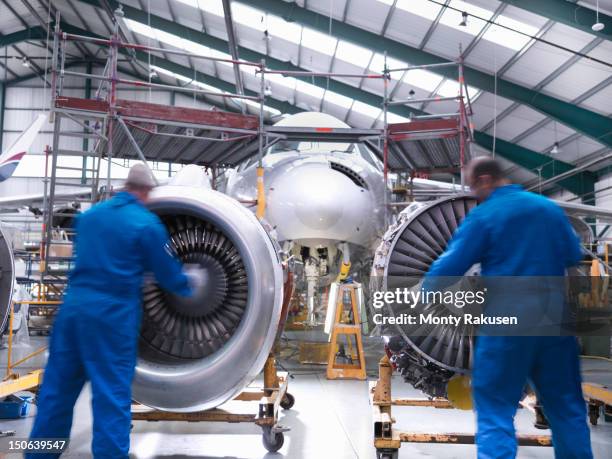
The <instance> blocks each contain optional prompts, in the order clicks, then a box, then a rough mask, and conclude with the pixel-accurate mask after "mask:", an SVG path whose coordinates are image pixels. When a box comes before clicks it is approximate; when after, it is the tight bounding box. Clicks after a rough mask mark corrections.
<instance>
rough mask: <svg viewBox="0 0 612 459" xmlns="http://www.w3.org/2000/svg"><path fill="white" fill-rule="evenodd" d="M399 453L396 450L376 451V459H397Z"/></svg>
mask: <svg viewBox="0 0 612 459" xmlns="http://www.w3.org/2000/svg"><path fill="white" fill-rule="evenodd" d="M398 457H399V452H398V450H396V449H377V450H376V459H398Z"/></svg>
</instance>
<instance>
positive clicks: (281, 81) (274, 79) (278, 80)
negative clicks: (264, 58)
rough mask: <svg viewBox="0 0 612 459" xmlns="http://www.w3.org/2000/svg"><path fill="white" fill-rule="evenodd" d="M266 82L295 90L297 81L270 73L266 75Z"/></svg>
mask: <svg viewBox="0 0 612 459" xmlns="http://www.w3.org/2000/svg"><path fill="white" fill-rule="evenodd" d="M266 80H267V81H270V82H271V83H274V84H278V85H280V86H283V87H285V88H289V89H295V82H296V79H295V78H293V77H284V76H282V75H279V74H278V73H269V74H266Z"/></svg>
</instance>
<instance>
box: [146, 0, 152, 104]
mask: <svg viewBox="0 0 612 459" xmlns="http://www.w3.org/2000/svg"><path fill="white" fill-rule="evenodd" d="M147 26H148V27H149V30H151V0H147ZM147 45H148V49H147V61H148V62H147V63H148V68H147V72H148V73H149V103H151V101H152V96H153V88H152V87H151V79H152V76H153V75H152V72H151V34H150V33H148V34H147Z"/></svg>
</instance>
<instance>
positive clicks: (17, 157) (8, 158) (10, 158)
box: [0, 113, 47, 182]
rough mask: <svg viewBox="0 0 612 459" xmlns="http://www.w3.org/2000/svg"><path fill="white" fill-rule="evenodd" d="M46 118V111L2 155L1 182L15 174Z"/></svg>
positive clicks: (0, 158) (0, 166)
mask: <svg viewBox="0 0 612 459" xmlns="http://www.w3.org/2000/svg"><path fill="white" fill-rule="evenodd" d="M46 119H47V115H46V114H45V113H41V114H40V115H38V116H37V117H36V119H35V120H34V121H33V122H32V124H30V126H29V127H28V128H27V129H26V130H25V131H23V132H22V133H21V134H20V135H19V137H17V140H15V142H14V143H13V145H11V146H10V147H9V148H8V149H7V150H6V151H5V152H4V153H2V154H1V155H0V182H3V181H4V180H6V179H8V178H9V177H11V175H13V172H15V169H17V166H18V165H19V162H20V161H21V159H22V158H23V157H24V156H25V155H26V153H27V152H28V150H29V149H30V147H31V146H32V143H34V139H35V138H36V136H37V135H38V131H40V128H41V127H42V125H43V123H44V122H45V120H46Z"/></svg>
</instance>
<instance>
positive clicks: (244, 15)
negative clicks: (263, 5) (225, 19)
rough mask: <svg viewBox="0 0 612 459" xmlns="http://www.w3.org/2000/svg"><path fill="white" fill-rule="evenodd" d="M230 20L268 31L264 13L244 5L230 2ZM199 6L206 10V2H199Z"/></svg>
mask: <svg viewBox="0 0 612 459" xmlns="http://www.w3.org/2000/svg"><path fill="white" fill-rule="evenodd" d="M231 4H232V19H233V20H234V21H236V22H237V23H239V24H246V25H248V26H249V27H251V28H253V29H255V30H259V31H261V32H263V31H264V30H266V29H268V24H267V22H268V21H267V17H266V13H265V12H264V11H261V10H258V9H255V8H253V7H251V6H248V5H245V4H244V3H237V2H231ZM200 6H201V7H202V8H204V9H206V10H208V2H207V1H203V2H202V1H201V2H200ZM223 15H224V13H223V5H221V16H223Z"/></svg>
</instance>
